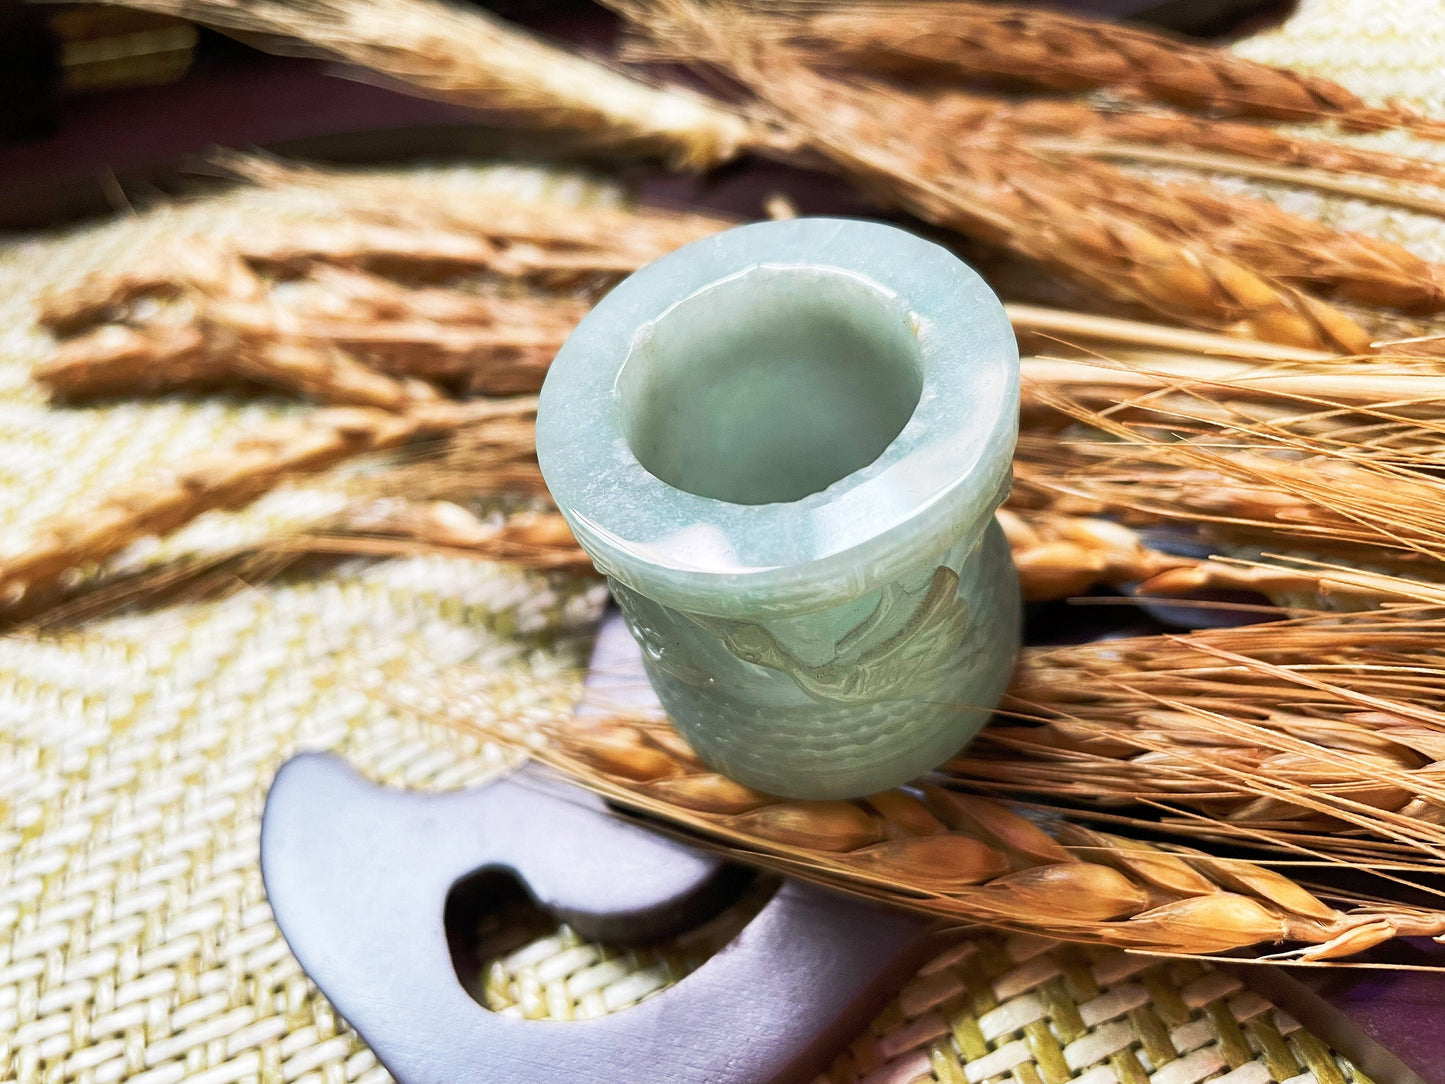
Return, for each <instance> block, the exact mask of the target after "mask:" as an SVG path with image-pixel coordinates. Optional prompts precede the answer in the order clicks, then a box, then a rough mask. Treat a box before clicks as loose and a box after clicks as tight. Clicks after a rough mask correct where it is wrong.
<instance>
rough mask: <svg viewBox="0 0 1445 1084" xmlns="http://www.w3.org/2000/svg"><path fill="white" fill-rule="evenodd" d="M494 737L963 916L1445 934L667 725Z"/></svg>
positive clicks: (829, 869)
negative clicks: (538, 740) (796, 792)
mask: <svg viewBox="0 0 1445 1084" xmlns="http://www.w3.org/2000/svg"><path fill="white" fill-rule="evenodd" d="M454 721H455V723H456V724H457V725H461V726H470V727H475V726H476V723H475V720H473V719H465V718H460V717H459V718H457V719H456V720H454ZM489 733H490V732H489ZM492 736H493V737H497V738H498V740H502V741H507V742H509V743H510V744H513V745H514V746H518V747H519V748H522V749H524V750H525V751H526V752H528V753H529V754H530V755H532V756H534V757H536V758H537V759H539V760H541V761H543V762H544V763H547V764H549V765H551V766H553V767H555V768H557V769H559V770H561V771H563V772H564V773H565V774H566V775H567V776H568V777H569V778H571V779H572V780H574V781H576V782H579V783H581V784H582V785H584V786H587V787H589V788H591V789H594V790H596V791H597V792H598V793H600V794H602V795H604V796H605V797H607V798H608V799H609V800H611V801H613V802H615V803H617V804H619V805H621V806H623V807H624V808H627V809H631V810H635V811H637V812H638V813H641V814H643V815H645V816H647V817H649V818H651V819H653V820H654V822H656V821H661V822H662V823H664V824H666V825H670V826H672V827H674V828H676V829H678V830H681V831H684V832H686V833H688V834H689V836H691V837H696V838H700V839H702V840H703V841H705V842H707V843H708V844H710V845H712V846H716V847H718V848H720V849H722V850H723V851H724V852H725V853H727V854H729V855H730V856H732V857H734V858H738V859H740V860H742V861H744V862H747V863H750V864H753V865H758V866H762V867H764V868H768V869H774V870H778V871H781V872H784V873H787V874H789V875H791V876H796V877H801V878H804V879H807V880H812V881H817V882H819V883H822V884H826V885H830V886H832V887H835V888H840V889H843V890H845V891H850V892H854V893H858V894H861V895H865V896H868V897H871V898H876V899H880V900H885V901H887V902H889V903H892V904H894V905H897V906H903V907H907V908H911V909H914V910H917V911H921V912H924V913H926V914H933V915H938V916H942V917H944V918H947V919H949V920H951V921H955V922H964V923H970V922H977V923H985V924H988V925H992V926H998V927H1004V928H1009V929H1017V930H1029V931H1033V932H1039V933H1045V934H1047V935H1048V936H1051V937H1063V938H1066V939H1072V940H1080V941H1094V942H1104V943H1111V944H1121V945H1128V946H1131V947H1135V948H1141V949H1146V950H1155V951H1168V952H1182V953H1213V952H1221V951H1226V950H1229V949H1235V948H1240V947H1244V946H1249V945H1257V944H1261V943H1276V944H1277V943H1281V942H1292V943H1294V944H1295V945H1296V946H1297V947H1296V948H1294V949H1292V950H1290V952H1289V955H1291V956H1292V957H1296V958H1300V959H1305V960H1326V959H1331V958H1334V957H1337V956H1342V955H1348V954H1351V953H1354V952H1357V951H1359V950H1361V949H1363V948H1366V947H1368V946H1369V945H1372V944H1377V943H1379V942H1381V941H1384V940H1388V939H1389V938H1391V937H1393V936H1410V935H1421V936H1436V935H1439V934H1441V933H1442V932H1445V913H1438V912H1433V911H1428V910H1421V909H1413V908H1403V907H1394V906H1390V905H1380V906H1377V907H1375V908H1371V909H1369V910H1365V911H1353V912H1350V913H1345V912H1342V911H1340V910H1337V909H1336V908H1334V907H1332V906H1330V905H1329V904H1327V903H1325V902H1324V901H1323V900H1321V899H1320V898H1319V897H1318V896H1316V895H1314V894H1313V893H1311V892H1310V891H1308V890H1307V889H1305V888H1304V887H1302V886H1300V885H1298V884H1296V883H1295V882H1293V881H1290V880H1289V879H1288V878H1286V877H1284V876H1282V875H1281V874H1279V873H1276V872H1273V871H1270V870H1267V869H1265V868H1263V867H1261V866H1257V865H1253V864H1251V863H1248V862H1243V861H1238V860H1224V859H1217V858H1211V857H1208V856H1206V855H1202V854H1200V853H1199V852H1191V851H1188V850H1185V849H1182V848H1171V847H1166V846H1161V845H1154V844H1149V843H1146V842H1143V841H1141V840H1135V839H1129V838H1125V837H1122V836H1117V835H1111V834H1106V833H1103V832H1096V831H1091V830H1089V829H1085V828H1083V827H1082V826H1080V825H1077V824H1069V823H1067V822H1063V821H1061V820H1058V819H1054V818H1051V819H1045V820H1043V821H1038V820H1031V819H1028V818H1026V817H1024V816H1021V815H1020V814H1019V813H1018V812H1017V811H1016V810H1014V809H1011V808H1010V807H1009V806H1007V805H1004V804H1001V803H999V802H995V801H991V800H989V799H986V798H982V797H979V796H977V795H974V794H969V793H965V792H961V791H957V790H946V789H943V788H941V787H938V786H934V785H931V784H927V783H925V784H923V785H922V786H921V787H919V788H904V789H899V790H894V791H889V792H886V793H883V794H878V795H873V796H870V797H869V798H867V799H863V800H858V801H852V802H836V801H835V802H798V801H787V800H781V799H776V798H771V797H769V796H767V795H765V794H761V793H758V792H756V791H753V790H750V789H748V788H746V787H742V786H740V785H739V784H736V783H733V782H732V781H730V780H728V779H726V778H724V777H722V776H719V775H717V774H715V773H713V772H711V771H710V770H709V769H707V768H706V766H704V765H703V764H701V763H700V762H699V761H697V760H696V758H695V757H693V755H692V754H691V752H690V751H689V750H688V749H687V748H686V746H685V745H683V744H682V743H681V741H680V740H679V739H678V737H677V735H676V734H675V733H674V732H673V731H672V730H671V728H669V727H667V726H666V725H665V724H659V723H654V722H648V721H645V720H640V719H625V718H609V719H603V720H599V721H587V722H579V723H575V724H572V725H569V726H565V727H559V728H556V729H555V730H554V731H553V732H552V733H551V734H550V735H549V738H550V740H549V742H548V743H547V744H546V745H545V746H543V747H542V748H540V749H538V748H534V747H531V746H530V745H527V744H526V742H525V741H524V740H523V739H519V738H518V737H516V736H515V735H511V736H508V735H492Z"/></svg>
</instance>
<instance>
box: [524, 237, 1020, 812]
mask: <svg viewBox="0 0 1445 1084" xmlns="http://www.w3.org/2000/svg"><path fill="white" fill-rule="evenodd" d="M1018 389H1019V376H1018V350H1017V346H1016V345H1015V342H1014V338H1013V333H1012V331H1011V329H1010V327H1009V323H1008V320H1007V318H1006V316H1005V314H1004V312H1003V308H1002V306H1001V305H1000V304H999V302H998V299H997V298H996V297H995V296H994V295H993V293H992V292H991V291H990V290H989V289H988V287H987V286H986V285H985V284H984V283H983V281H982V280H981V279H980V278H979V277H978V276H977V275H976V274H975V273H974V272H973V271H972V270H971V269H970V268H968V267H967V266H966V265H965V264H963V263H962V262H960V261H959V260H958V259H957V258H956V257H955V256H953V255H952V254H951V253H949V252H947V251H946V250H944V249H942V248H940V247H938V246H936V245H933V244H931V243H929V242H927V241H924V240H922V239H920V238H918V237H916V236H914V235H912V234H909V233H907V232H905V231H903V230H899V229H897V228H894V227H892V226H886V225H882V224H879V223H872V222H863V221H852V220H840V219H807V218H805V219H795V220H792V221H787V222H767V223H759V224H756V225H751V226H742V227H739V228H737V229H734V230H729V231H727V232H725V233H722V234H719V235H717V236H715V237H710V238H707V239H705V240H702V241H697V242H694V243H693V244H691V245H688V246H686V247H685V248H682V249H680V250H679V251H677V252H675V253H672V254H670V255H668V256H665V257H663V258H662V259H660V260H657V261H656V262H654V263H652V264H650V265H649V266H647V267H645V268H643V269H642V270H640V271H638V272H637V273H636V274H634V275H633V276H631V277H630V278H628V279H627V280H626V281H625V282H623V283H622V284H620V285H619V286H618V287H617V288H616V289H614V290H613V291H612V292H611V293H610V294H608V296H607V297H606V298H604V299H603V300H602V302H601V303H600V304H599V305H598V306H597V307H596V308H595V309H594V310H593V311H592V312H591V313H590V314H589V315H588V316H587V317H586V318H585V319H584V320H583V321H582V323H581V324H580V325H579V326H578V328H577V330H576V331H575V332H573V334H572V336H571V337H570V338H569V339H568V340H567V343H566V344H565V345H564V347H563V348H562V350H561V352H560V353H559V354H558V356H557V359H556V361H555V362H554V363H553V365H552V368H551V371H550V372H549V374H548V376H547V380H546V383H545V385H544V387H543V389H542V399H541V405H540V407H539V410H538V417H537V456H538V459H539V461H540V462H541V466H542V472H543V474H544V475H545V477H546V480H547V484H548V486H549V488H550V489H551V491H552V494H553V497H554V498H555V500H556V501H557V504H558V507H559V508H560V509H561V511H562V513H563V515H565V516H566V518H567V521H568V523H569V524H570V525H571V527H572V530H573V533H574V534H575V535H576V536H577V539H578V541H579V542H580V543H581V544H582V546H583V547H584V548H585V549H586V550H587V552H588V554H589V555H590V556H591V557H592V559H593V561H594V563H595V564H596V565H597V567H598V569H599V570H601V571H602V572H603V573H604V574H605V575H606V576H607V577H608V578H609V580H610V581H611V584H612V590H613V593H614V595H615V597H616V598H617V600H618V602H619V604H620V605H621V607H622V610H623V613H624V615H625V617H626V618H627V621H628V625H629V628H630V629H631V630H632V633H633V635H634V636H635V637H636V639H637V640H638V642H639V644H640V645H641V646H642V649H643V659H644V663H645V665H646V668H647V673H648V677H649V679H650V680H651V682H652V685H653V687H654V689H655V690H656V692H657V694H658V697H659V699H660V700H661V701H662V703H663V705H664V706H665V707H666V708H667V710H668V712H669V713H670V715H671V716H672V718H673V721H674V722H675V723H676V725H677V727H678V729H679V731H680V732H681V733H682V734H683V736H684V737H685V738H686V739H687V740H688V742H689V743H690V744H691V745H692V746H693V748H694V749H695V750H696V751H697V752H698V754H699V755H700V756H701V757H702V758H703V759H704V760H706V761H707V762H708V763H709V764H711V765H713V766H714V767H715V768H716V769H717V770H719V771H721V772H723V773H724V774H726V775H729V776H731V777H732V778H734V779H737V780H739V781H740V782H743V783H747V784H749V785H752V786H755V787H758V788H759V789H762V790H765V791H768V792H770V793H774V794H780V795H787V796H793V797H814V798H821V797H847V796H856V795H861V794H867V793H871V792H874V791H878V790H882V789H885V788H887V787H890V786H894V785H896V784H898V783H901V782H904V781H906V780H907V779H909V778H912V777H913V776H916V775H917V774H919V773H920V772H923V771H926V770H928V769H930V768H932V767H934V766H936V765H937V764H938V763H940V762H941V761H943V760H944V759H946V758H947V757H948V756H949V755H951V754H952V753H953V752H955V751H956V750H957V749H959V748H960V747H961V746H962V745H963V744H965V743H966V742H967V741H968V740H969V739H970V738H971V737H972V736H973V735H974V734H975V733H976V732H977V731H978V729H979V728H980V727H981V726H982V725H983V723H984V722H985V721H986V720H987V718H988V716H989V714H990V712H991V711H992V710H993V708H994V707H995V706H996V704H997V702H998V699H999V697H1000V696H1001V695H1002V693H1003V689H1004V687H1005V685H1006V684H1007V681H1008V677H1009V671H1010V669H1011V667H1012V664H1013V659H1014V655H1015V653H1016V651H1017V647H1018V640H1019V596H1018V582H1017V577H1016V575H1015V573H1014V570H1013V566H1012V563H1011V561H1010V557H1009V552H1008V547H1007V545H1006V544H1005V542H1004V539H1003V536H1002V534H1001V532H1000V531H999V529H998V527H997V526H996V525H995V524H994V520H993V511H994V509H995V508H996V507H997V505H998V503H999V501H1000V500H1001V499H1002V497H1003V495H1004V494H1005V493H1006V492H1007V488H1008V483H1009V477H1010V473H1009V464H1010V462H1011V459H1012V455H1013V448H1014V442H1015V440H1016V437H1017V428H1018Z"/></svg>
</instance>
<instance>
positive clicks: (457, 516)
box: [263, 498, 595, 575]
mask: <svg viewBox="0 0 1445 1084" xmlns="http://www.w3.org/2000/svg"><path fill="white" fill-rule="evenodd" d="M263 548H264V549H266V550H267V551H270V552H278V551H294V552H303V553H347V554H358V555H367V556H376V557H389V556H398V555H410V554H418V553H435V554H444V555H451V556H457V555H461V556H466V557H475V558H479V559H481V560H486V561H505V562H507V563H509V564H514V565H518V566H520V567H522V568H531V569H537V570H539V571H545V572H556V571H560V572H573V573H581V574H584V575H594V574H595V572H594V569H593V567H592V561H591V559H590V558H589V557H588V556H587V555H586V554H585V553H583V552H582V550H581V548H580V547H579V546H578V545H577V543H576V541H574V540H573V538H572V532H571V531H570V530H568V528H567V521H566V520H564V519H563V518H562V517H561V516H560V515H558V514H557V513H555V512H525V513H519V514H516V515H512V516H508V517H506V518H505V519H502V520H500V521H486V520H482V519H479V518H478V517H477V516H475V515H473V514H472V513H471V512H469V511H468V510H467V509H465V508H463V507H462V506H461V505H458V504H454V503H452V502H451V501H441V500H434V501H412V500H405V499H401V498H383V499H380V500H372V501H364V502H361V503H359V504H357V505H356V506H355V507H352V508H349V509H348V510H347V511H346V512H345V513H343V515H342V516H340V517H339V518H338V519H337V520H336V521H335V522H334V523H331V524H325V525H322V526H321V527H320V528H318V529H317V530H315V531H311V532H306V533H302V534H297V535H288V536H286V537H284V538H278V539H272V540H268V541H267V542H266V543H265V544H264V546H263Z"/></svg>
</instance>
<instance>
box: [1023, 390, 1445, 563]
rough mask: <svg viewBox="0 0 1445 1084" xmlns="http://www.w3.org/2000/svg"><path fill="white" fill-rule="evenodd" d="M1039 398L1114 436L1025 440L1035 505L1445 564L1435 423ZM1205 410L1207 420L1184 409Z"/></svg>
mask: <svg viewBox="0 0 1445 1084" xmlns="http://www.w3.org/2000/svg"><path fill="white" fill-rule="evenodd" d="M1035 398H1039V399H1043V400H1047V401H1049V402H1051V403H1052V404H1053V406H1054V407H1055V408H1056V409H1058V410H1059V411H1061V412H1063V413H1066V414H1068V415H1070V416H1073V417H1075V418H1077V419H1078V420H1079V421H1082V422H1084V423H1086V424H1088V425H1089V426H1092V427H1094V428H1095V429H1096V430H1097V431H1098V432H1101V433H1103V434H1105V435H1106V436H1107V438H1108V439H1073V440H1068V441H1064V442H1060V441H1059V440H1058V438H1057V437H1056V436H1046V435H1036V434H1033V433H1025V434H1023V435H1022V436H1021V438H1020V441H1019V447H1018V453H1017V455H1016V458H1015V478H1016V480H1017V490H1016V493H1017V494H1018V496H1019V499H1020V500H1021V501H1023V502H1025V503H1027V502H1028V501H1029V500H1030V499H1031V495H1037V496H1038V497H1040V498H1041V499H1042V500H1043V501H1044V502H1045V503H1047V504H1049V505H1051V506H1052V507H1053V509H1054V510H1055V511H1060V512H1066V513H1071V514H1083V515H1097V514H1100V513H1101V512H1102V511H1103V510H1105V509H1107V510H1108V511H1109V513H1110V514H1111V515H1113V516H1117V517H1118V518H1120V519H1122V520H1124V521H1126V522H1130V523H1189V524H1205V525H1207V526H1208V530H1209V532H1210V533H1211V535H1213V536H1215V537H1221V538H1235V539H1238V540H1241V541H1252V540H1258V541H1264V542H1265V543H1266V544H1270V545H1274V546H1276V547H1282V546H1291V547H1295V548H1299V549H1304V550H1311V549H1313V550H1315V551H1316V552H1319V551H1320V549H1321V548H1327V549H1328V551H1329V552H1331V553H1334V554H1342V555H1347V556H1349V557H1352V558H1355V559H1356V560H1365V561H1369V562H1376V561H1380V560H1389V559H1395V560H1424V561H1431V562H1433V561H1438V560H1440V559H1441V558H1442V555H1445V533H1442V527H1441V525H1440V521H1439V516H1438V513H1437V511H1436V510H1437V509H1438V508H1439V507H1440V504H1441V498H1442V493H1445V489H1442V484H1441V482H1440V480H1439V478H1438V477H1437V476H1436V473H1435V471H1436V469H1437V468H1438V463H1439V454H1440V452H1439V449H1440V446H1441V445H1440V440H1441V436H1442V433H1441V426H1440V425H1439V423H1438V422H1436V421H1434V420H1433V419H1429V418H1426V419H1425V420H1423V421H1410V420H1409V419H1408V418H1406V417H1403V416H1401V415H1397V414H1395V413H1394V412H1393V411H1391V410H1389V409H1384V408H1375V409H1374V410H1361V408H1359V407H1355V408H1354V409H1353V410H1351V409H1349V408H1342V407H1338V406H1335V405H1333V404H1329V403H1326V402H1322V403H1320V405H1319V407H1318V409H1317V410H1316V411H1315V412H1313V413H1308V414H1305V415H1304V416H1303V418H1302V419H1292V420H1291V422H1290V424H1282V423H1281V422H1279V421H1278V420H1274V419H1266V420H1264V421H1260V422H1256V421H1255V420H1254V419H1252V418H1251V417H1250V416H1249V415H1248V413H1247V412H1245V411H1228V410H1227V411H1225V414H1226V416H1225V417H1222V418H1221V417H1220V416H1219V413H1220V406H1219V404H1218V403H1215V402H1209V401H1208V397H1207V395H1205V394H1202V393H1200V392H1197V391H1196V392H1194V393H1192V394H1190V395H1188V396H1184V397H1182V401H1181V397H1176V398H1174V399H1172V400H1170V401H1168V402H1167V403H1166V404H1163V405H1162V406H1161V407H1160V408H1159V409H1158V411H1157V413H1154V414H1153V416H1150V415H1149V413H1147V412H1146V413H1145V414H1144V416H1142V417H1140V418H1134V419H1127V420H1125V419H1122V418H1121V417H1119V416H1118V414H1119V411H1118V409H1117V407H1110V408H1105V409H1102V410H1100V409H1093V408H1090V407H1088V406H1086V405H1084V404H1082V403H1080V402H1076V401H1073V400H1071V399H1070V398H1069V397H1068V395H1067V394H1066V393H1060V394H1054V395H1050V394H1049V393H1047V392H1036V393H1035ZM1199 401H1204V405H1203V408H1202V409H1197V410H1194V411H1192V412H1191V411H1189V410H1188V409H1187V407H1188V404H1189V403H1190V402H1199ZM1390 405H1391V404H1389V403H1386V404H1384V407H1385V408H1388V407H1389V406H1390ZM1423 405H1426V406H1428V401H1426V403H1425V404H1423ZM1310 420H1313V421H1316V422H1320V423H1321V425H1320V429H1319V431H1318V432H1315V431H1312V429H1311V427H1310V426H1309V425H1307V424H1300V422H1301V421H1305V422H1308V421H1310ZM1326 423H1328V424H1326ZM1287 540H1288V541H1287ZM1367 554H1368V555H1370V556H1368V557H1366V555H1367Z"/></svg>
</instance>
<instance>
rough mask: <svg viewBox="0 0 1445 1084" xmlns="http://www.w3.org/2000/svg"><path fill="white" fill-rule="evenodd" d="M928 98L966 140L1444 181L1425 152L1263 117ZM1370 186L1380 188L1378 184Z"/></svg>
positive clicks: (1303, 173)
mask: <svg viewBox="0 0 1445 1084" xmlns="http://www.w3.org/2000/svg"><path fill="white" fill-rule="evenodd" d="M932 97H933V100H934V101H935V102H937V103H938V105H939V108H940V109H941V110H943V111H945V112H946V113H947V115H948V117H949V119H950V120H951V122H952V123H954V124H955V125H957V127H958V129H959V132H960V134H961V135H965V136H967V137H968V138H970V139H975V138H980V137H990V138H996V139H1005V138H1007V139H1020V138H1022V139H1026V140H1028V141H1029V143H1030V145H1033V146H1040V145H1042V146H1046V147H1057V146H1060V144H1059V143H1057V142H1055V141H1056V140H1059V139H1064V140H1067V141H1068V144H1067V145H1068V146H1069V147H1076V148H1078V149H1079V153H1085V154H1090V155H1094V154H1097V155H1101V156H1113V155H1116V154H1117V155H1119V156H1121V157H1128V156H1130V155H1132V154H1134V153H1137V152H1138V150H1139V149H1140V148H1149V149H1150V151H1151V152H1154V154H1157V160H1158V161H1159V162H1161V163H1170V162H1172V163H1175V164H1179V165H1188V164H1191V163H1197V162H1210V163H1220V162H1221V159H1220V158H1219V157H1210V158H1204V159H1200V158H1196V157H1191V156H1189V155H1187V154H1179V153H1176V152H1178V151H1179V150H1181V149H1183V150H1194V151H1204V152H1210V153H1212V154H1213V155H1216V156H1224V159H1225V160H1227V162H1228V165H1221V166H1220V167H1219V168H1223V169H1227V170H1229V171H1234V170H1238V171H1240V172H1252V167H1251V166H1250V165H1249V164H1248V163H1249V161H1250V160H1253V161H1255V162H1259V163H1270V164H1273V165H1275V166H1280V167H1293V168H1286V169H1285V170H1283V171H1281V172H1277V173H1272V174H1271V176H1273V177H1275V178H1277V179H1285V178H1295V179H1296V180H1297V182H1298V183H1300V184H1301V185H1304V186H1305V187H1313V186H1314V185H1315V184H1316V183H1321V178H1319V177H1318V176H1317V173H1325V174H1346V175H1348V174H1358V175H1359V176H1360V177H1368V178H1389V179H1391V180H1394V181H1403V182H1406V183H1409V184H1419V185H1432V186H1440V185H1442V184H1445V167H1442V166H1441V165H1440V164H1439V163H1438V162H1433V161H1430V160H1429V159H1424V158H1410V157H1408V156H1405V155H1399V154H1390V153H1387V152H1384V151H1377V150H1372V149H1369V148H1365V147H1354V146H1350V145H1348V144H1345V143H1335V142H1331V141H1329V140H1325V139H1306V138H1302V137H1300V136H1297V135H1291V134H1288V133H1286V132H1281V131H1278V130H1276V129H1274V128H1268V127H1265V126H1264V125H1260V124H1249V123H1244V122H1241V121H1230V120H1222V119H1220V118H1218V117H1200V116H1195V115H1193V114H1189V113H1179V112H1174V111H1165V110H1161V109H1105V108H1102V107H1100V106H1099V105H1097V104H1094V103H1091V102H1085V101H1078V100H1074V99H1062V98H1032V99H1022V100H1018V101H1014V100H1010V99H1003V98H996V97H989V96H987V95H982V94H973V93H969V92H967V91H964V90H960V89H956V88H953V87H948V88H947V89H946V90H941V91H934V92H933V93H932ZM1085 148H1087V150H1086V149H1085ZM1154 154H1151V157H1154ZM1341 180H1342V181H1344V183H1349V182H1348V181H1347V180H1345V179H1344V178H1341ZM1323 183H1331V182H1323ZM1365 191H1369V190H1365ZM1374 191H1375V192H1376V193H1378V191H1379V189H1375V190H1374Z"/></svg>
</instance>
